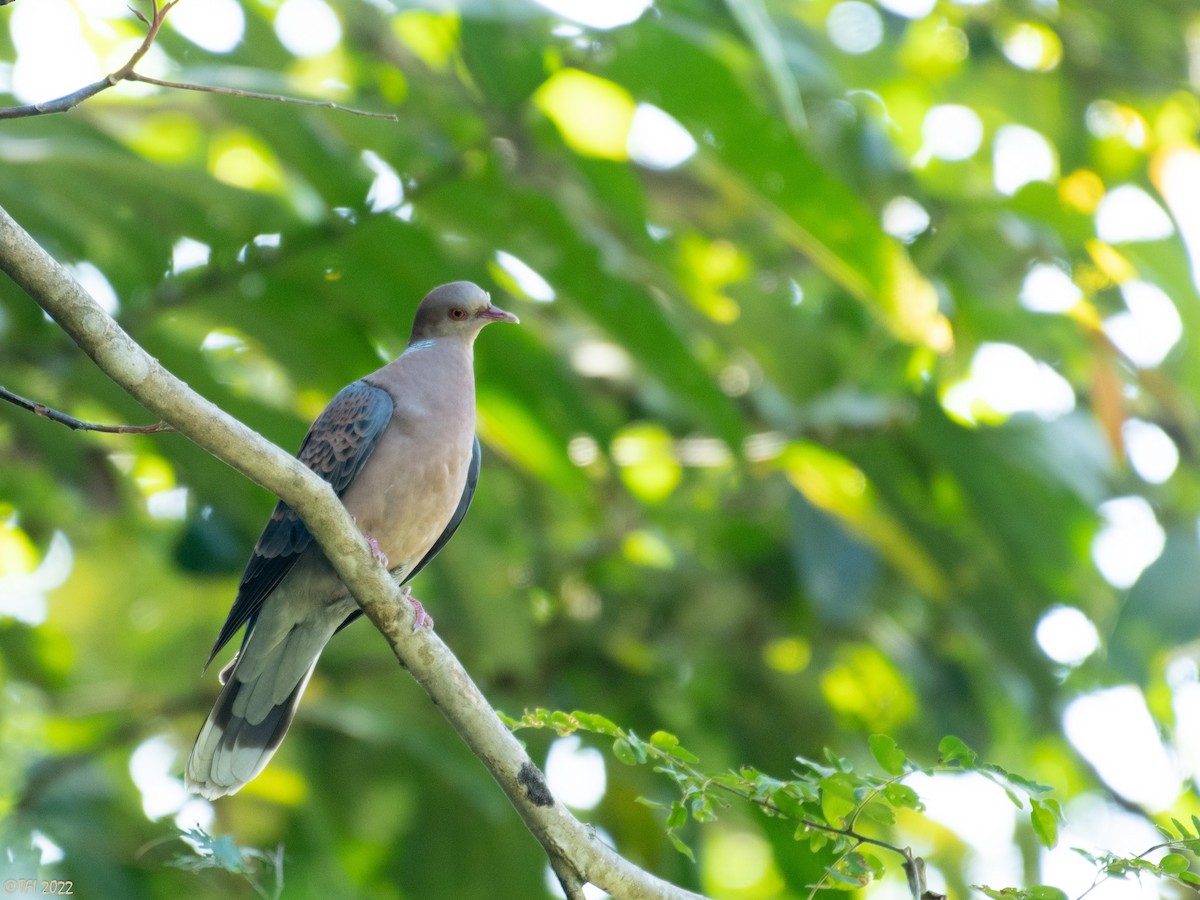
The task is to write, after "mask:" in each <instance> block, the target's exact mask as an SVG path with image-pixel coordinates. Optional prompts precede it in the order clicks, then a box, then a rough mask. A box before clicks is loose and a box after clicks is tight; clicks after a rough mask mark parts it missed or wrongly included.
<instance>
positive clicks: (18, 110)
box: [0, 0, 400, 122]
mask: <svg viewBox="0 0 1200 900" xmlns="http://www.w3.org/2000/svg"><path fill="white" fill-rule="evenodd" d="M178 3H179V0H167V2H166V3H163V4H162V5H161V6H160V5H159V0H151V11H152V14H151V17H150V18H149V19H147V18H146V17H145V16H144V15H142V14H141V13H140V12H138V11H137V10H134V15H136V16H137V17H138V18H139V19H141V20H142V21H143V22H145V23H146V26H147V30H146V37H145V38H144V39H143V40H142V43H141V44H139V45H138V48H137V49H136V50H134V51H133V55H132V56H130V57H129V59H128V60H126V62H125V65H123V66H121V68H119V69H117V70H116V71H115V72H110V73H109V74H108V75H105V76H104V77H103V78H101V79H100V80H99V81H94V82H92V83H91V84H89V85H85V86H84V87H81V88H80V89H79V90H77V91H72V92H71V93H69V94H66V95H65V96H62V97H58V98H57V99H54V100H46V101H43V102H41V103H30V104H27V105H25V106H5V107H0V119H25V118H29V117H30V116H45V115H50V114H52V113H63V112H69V111H70V110H72V109H74V108H75V107H77V106H78V105H79V104H80V103H82V102H83V101H85V100H88V99H91V98H92V97H95V96H96V95H97V94H99V93H100V92H101V91H106V90H108V89H109V88H111V87H113V86H114V85H117V84H120V83H121V82H122V81H138V82H141V83H143V84H153V85H156V86H158V87H164V88H174V89H176V90H182V91H200V92H202V93H206V94H222V95H224V96H228V97H244V98H248V99H251V100H270V101H272V102H274V103H292V104H296V105H299V106H319V107H322V108H324V109H334V110H337V111H339V112H345V113H350V114H351V115H355V116H366V117H368V118H372V119H388V120H390V121H392V122H399V121H400V117H399V116H398V115H396V114H395V113H383V112H371V111H369V110H365V109H355V108H354V107H352V106H343V105H342V104H340V103H334V102H333V101H332V100H308V99H304V98H302V97H288V96H285V95H283V94H264V93H261V92H259V91H243V90H240V89H238V88H226V87H214V86H211V85H204V84H191V83H189V82H182V81H163V80H161V79H158V78H151V77H150V76H148V75H142V74H140V73H138V72H136V71H135V68H136V67H137V64H138V63H139V62H141V61H142V58H143V57H144V56H145V55H146V54H147V53H148V52H149V51H150V47H151V46H152V45H153V44H154V40H155V38H157V37H158V32H159V29H161V28H162V25H163V22H165V21H166V18H167V13H168V12H170V11H171V9H172V8H173V7H174V6H175V5H176V4H178ZM3 5H5V4H4V3H3V2H0V6H3Z"/></svg>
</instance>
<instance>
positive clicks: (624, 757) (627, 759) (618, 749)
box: [612, 738, 640, 766]
mask: <svg viewBox="0 0 1200 900" xmlns="http://www.w3.org/2000/svg"><path fill="white" fill-rule="evenodd" d="M612 751H613V756H615V757H616V758H617V759H619V760H620V761H621V762H623V763H625V765H627V766H636V765H637V764H638V763H639V762H640V760H639V759H638V758H637V754H636V753H634V752H633V746H632V745H631V744H630V743H629V741H628V739H626V738H617V739H616V740H615V741H613V745H612Z"/></svg>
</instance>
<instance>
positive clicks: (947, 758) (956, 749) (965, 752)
mask: <svg viewBox="0 0 1200 900" xmlns="http://www.w3.org/2000/svg"><path fill="white" fill-rule="evenodd" d="M938 755H939V756H940V757H941V760H942V763H943V764H944V765H950V764H951V763H958V764H959V765H960V766H962V767H963V768H964V769H973V768H975V760H976V759H977V758H978V756H977V755H976V753H975V751H974V750H972V749H971V748H970V747H968V746H967V745H966V743H965V742H964V741H963V740H962V738H957V737H955V736H954V735H952V734H948V735H946V736H945V737H944V738H942V739H941V740H940V741H939V742H938Z"/></svg>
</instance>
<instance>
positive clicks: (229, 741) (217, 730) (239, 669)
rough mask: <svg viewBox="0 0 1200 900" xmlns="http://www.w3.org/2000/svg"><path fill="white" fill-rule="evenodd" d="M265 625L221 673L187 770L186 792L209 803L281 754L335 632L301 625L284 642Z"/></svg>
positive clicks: (236, 788) (253, 629)
mask: <svg viewBox="0 0 1200 900" xmlns="http://www.w3.org/2000/svg"><path fill="white" fill-rule="evenodd" d="M264 624H265V623H262V622H260V623H257V625H258V627H254V626H253V625H252V626H251V633H250V635H249V637H248V638H247V640H246V642H245V644H244V645H243V646H242V649H241V651H240V652H239V653H238V655H237V657H236V658H235V659H234V661H233V663H231V664H230V666H228V667H226V669H225V670H224V671H222V673H221V674H222V679H221V680H222V681H223V682H224V684H225V687H224V688H222V690H221V694H220V696H218V697H217V702H216V704H215V705H214V706H213V709H212V712H210V713H209V714H208V720H207V721H206V722H205V723H204V727H202V728H201V729H200V734H199V736H198V737H197V738H196V745H195V746H194V747H193V748H192V753H191V755H190V756H189V757H188V761H187V766H186V767H185V769H184V775H185V780H186V784H187V788H188V790H190V791H193V792H195V793H197V794H200V795H201V796H202V797H206V798H207V799H209V800H215V799H216V798H218V797H223V796H225V795H226V794H233V793H236V792H237V791H239V790H241V789H242V788H243V787H244V786H245V785H246V783H247V782H249V781H250V780H251V779H253V778H254V777H255V776H256V775H258V773H259V772H261V771H262V770H263V768H264V767H265V766H266V765H267V763H268V762H269V761H270V759H271V757H272V756H273V755H274V754H275V751H276V750H278V749H279V745H280V743H282V741H283V736H284V735H285V734H287V730H288V726H289V725H291V724H292V719H293V717H294V716H295V715H296V708H297V707H298V706H299V705H300V696H301V694H303V693H304V688H305V686H306V685H307V684H308V679H309V678H310V677H311V676H312V673H313V669H314V668H316V665H317V659H318V657H320V655H321V651H322V650H323V649H324V648H325V644H326V642H327V641H328V640H329V638H330V637H331V636H332V635H333V631H334V629H335V626H328V627H325V626H324V623H322V624H321V625H316V623H299V624H296V625H294V626H293V627H292V628H290V629H288V630H287V631H286V632H285V633H284V634H283V635H282V636H280V635H279V634H278V633H276V634H274V635H272V634H271V633H270V629H269V628H263V627H262V626H263V625H264ZM314 625H316V627H313V626H314Z"/></svg>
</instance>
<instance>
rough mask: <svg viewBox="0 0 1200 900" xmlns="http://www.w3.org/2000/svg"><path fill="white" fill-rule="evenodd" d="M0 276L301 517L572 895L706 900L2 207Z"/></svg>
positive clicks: (319, 512)
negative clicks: (525, 737) (583, 801)
mask: <svg viewBox="0 0 1200 900" xmlns="http://www.w3.org/2000/svg"><path fill="white" fill-rule="evenodd" d="M0 270H3V271H4V272H6V273H7V274H8V275H9V277H11V278H12V280H13V281H15V282H16V283H17V284H18V285H20V286H21V287H22V288H23V289H24V290H25V292H26V293H27V294H29V296H30V297H32V298H33V299H34V301H35V302H36V303H37V304H38V305H39V306H41V307H42V309H44V310H45V311H46V312H47V313H48V314H49V315H50V316H51V317H52V318H53V319H54V320H55V321H56V322H57V323H58V324H59V325H60V326H61V327H62V328H63V330H64V331H66V332H67V334H69V335H70V336H71V338H72V339H73V340H74V341H75V342H76V343H77V344H78V345H79V347H80V348H81V349H82V350H83V351H84V352H85V353H87V354H88V356H90V357H91V358H92V359H93V360H94V361H95V362H96V365H98V366H99V367H100V369H101V370H102V371H103V372H104V373H105V374H106V375H108V377H109V378H111V379H112V380H113V381H115V382H116V383H117V384H118V385H120V386H121V387H122V388H124V389H125V390H126V391H127V392H128V393H129V394H130V395H131V396H132V397H133V398H134V399H136V400H137V401H138V402H139V403H141V404H142V405H143V406H144V407H146V409H148V410H150V411H151V412H152V413H153V414H155V415H157V416H160V417H161V418H162V419H163V420H164V421H165V422H167V423H169V424H170V425H172V426H173V427H175V428H176V429H177V430H178V431H180V432H182V433H183V434H184V435H185V436H186V437H188V438H190V439H191V440H192V441H194V442H195V443H197V444H198V445H200V446H201V447H203V448H204V449H205V450H207V451H208V452H209V453H211V454H212V455H213V456H215V457H216V458H218V459H220V460H222V461H223V462H225V463H227V464H228V465H230V466H232V467H233V468H235V469H237V470H238V471H239V472H241V473H242V474H243V475H245V476H246V477H247V478H249V479H251V480H252V481H254V482H256V483H257V484H260V485H262V486H263V487H265V488H266V489H267V490H269V491H272V492H273V493H275V494H277V495H278V496H279V497H281V498H283V499H284V500H285V501H287V503H288V504H290V505H291V506H292V508H294V509H295V510H296V511H297V512H298V513H299V514H300V517H301V518H302V519H303V520H304V523H305V525H307V526H308V528H309V530H310V531H311V532H312V534H313V536H314V537H315V538H316V539H317V542H318V543H319V544H320V545H321V549H322V550H324V551H325V555H326V556H327V557H328V558H329V560H330V562H331V563H332V564H333V566H334V568H335V569H336V570H337V573H338V575H339V576H340V577H341V579H342V581H343V582H344V583H345V584H346V586H347V587H349V589H350V591H351V593H352V594H353V595H354V598H355V599H356V600H357V601H358V603H359V605H360V606H361V607H362V609H363V611H364V612H365V613H366V614H367V616H368V617H369V618H370V619H371V621H372V622H373V623H374V624H375V626H376V628H378V629H379V630H380V632H381V633H382V634H383V636H384V637H385V638H386V639H387V641H388V643H389V644H390V645H391V647H392V650H393V652H394V653H395V655H396V658H397V659H398V660H399V661H400V664H401V665H402V666H404V667H405V668H407V669H408V670H409V672H410V673H411V674H412V676H413V677H414V678H415V679H416V680H417V682H418V683H419V684H420V685H421V686H422V687H423V688H424V689H425V691H426V693H428V694H429V697H430V699H431V700H432V701H433V702H434V703H435V704H436V705H437V707H438V709H439V710H440V711H441V712H442V714H443V715H444V716H445V717H446V718H447V720H449V722H450V724H451V725H452V726H453V727H454V729H455V730H456V731H457V732H458V734H459V736H460V737H461V738H462V739H463V741H464V742H466V744H467V746H468V747H470V748H471V750H472V752H473V753H474V754H475V755H476V756H477V757H478V758H479V760H480V761H481V762H482V763H483V764H484V766H485V767H486V768H487V769H488V771H489V772H491V774H492V776H493V777H494V778H495V779H496V782H497V783H498V784H499V785H500V787H501V789H502V790H503V791H504V793H505V794H506V795H507V796H508V799H509V800H510V801H511V803H512V805H513V807H514V808H515V809H516V811H517V813H518V814H519V815H520V817H521V819H522V820H523V821H524V822H525V825H526V826H527V827H528V828H529V830H530V831H531V832H532V833H533V835H534V837H535V838H537V840H538V841H539V842H540V843H541V845H542V847H543V848H544V849H545V851H546V853H547V855H548V856H549V858H550V862H551V865H552V867H553V868H554V870H555V872H556V873H558V875H559V877H560V879H561V880H562V882H563V886H564V889H565V890H566V891H567V893H568V896H570V897H572V898H577V897H582V896H583V894H582V885H583V884H584V883H591V884H594V885H596V886H597V887H600V888H602V889H603V890H605V891H607V892H608V893H609V894H610V895H612V896H613V897H616V898H627V900H651V898H654V900H703V898H701V897H700V895H699V894H694V893H692V892H691V891H687V890H684V889H683V888H679V887H676V886H675V885H672V884H670V883H668V882H665V881H663V880H662V879H660V878H658V877H656V876H654V875H652V874H650V873H649V872H646V871H645V870H643V869H640V868H638V867H637V866H635V865H634V864H633V863H631V862H629V861H628V860H626V859H625V858H623V857H622V856H620V855H619V854H618V853H617V852H616V851H615V850H613V849H612V848H611V847H609V846H608V845H606V844H605V843H604V842H603V841H601V840H600V839H599V838H598V837H597V836H596V835H595V833H594V832H593V831H592V830H591V829H590V828H589V827H588V826H586V825H584V824H583V823H582V822H580V821H579V820H578V819H576V818H575V817H574V816H572V815H571V813H570V812H568V811H567V809H566V808H565V807H564V806H563V805H562V804H561V803H559V802H558V801H557V800H556V799H555V798H554V797H553V796H552V795H551V794H550V791H549V789H548V788H547V786H546V782H545V778H544V777H543V775H542V773H541V772H540V771H539V770H538V768H537V766H535V765H534V764H533V761H532V760H531V759H530V758H529V756H528V754H527V753H526V752H525V750H524V748H523V747H522V746H521V744H520V743H519V742H518V741H517V739H516V737H514V736H513V734H512V732H511V731H509V729H508V728H507V727H506V726H505V725H504V723H503V722H502V721H501V720H500V717H499V716H497V715H496V712H495V711H494V710H493V709H492V707H491V705H490V704H489V703H488V702H487V700H486V699H485V698H484V696H483V694H482V693H480V691H479V688H477V687H476V686H475V683H474V682H473V681H472V680H471V677H470V675H468V674H467V671H466V670H465V669H464V668H463V667H462V664H461V663H459V661H458V659H457V658H456V657H455V656H454V654H453V653H452V652H451V651H450V649H449V648H448V647H447V646H446V645H445V644H444V643H443V642H442V640H441V639H440V638H439V637H438V636H437V635H436V634H434V633H432V632H431V631H429V630H422V631H419V632H414V631H413V628H412V625H413V620H412V616H413V610H412V607H411V606H410V605H409V604H408V603H406V602H404V601H403V600H401V599H400V597H399V589H398V588H397V587H396V585H395V583H394V582H393V581H392V580H391V578H390V576H389V575H388V573H387V572H386V571H385V570H384V568H383V567H382V566H380V565H379V564H378V563H377V562H376V561H375V559H374V558H373V557H372V555H371V551H370V549H369V548H368V547H367V543H366V541H365V540H364V539H363V536H362V534H360V533H359V531H358V529H357V528H356V527H355V525H354V522H353V520H352V519H351V518H350V515H349V513H347V512H346V509H345V507H343V506H342V504H341V502H340V501H339V500H338V498H337V496H336V494H334V492H333V489H332V488H331V487H330V485H329V484H328V483H327V482H325V481H323V480H322V479H321V478H319V477H318V476H317V475H316V474H314V473H313V472H311V471H310V470H309V469H308V468H306V467H305V466H304V465H303V464H302V463H301V462H300V461H299V460H297V459H296V458H295V457H293V456H291V455H290V454H288V453H287V452H285V451H283V450H281V449H280V448H279V447H276V446H275V445H274V444H272V443H271V442H270V441H267V440H266V439H265V438H263V437H262V436H261V435H259V434H257V433H256V432H254V431H252V430H251V429H249V428H247V427H246V426H245V425H243V424H242V423H241V422H239V421H238V420H236V419H234V418H233V417H232V416H230V415H228V414H227V413H225V412H223V411H222V410H220V409H219V408H218V407H216V406H215V405H214V404H212V403H210V402H209V401H208V400H205V399H204V398H203V397H201V396H200V395H199V394H197V393H196V392H195V391H193V390H192V389H191V388H189V387H188V386H187V385H186V384H184V383H183V382H182V381H180V380H179V379H178V378H176V377H175V376H174V375H172V374H171V373H170V372H168V371H167V370H166V369H164V368H163V367H162V366H161V365H160V364H159V363H158V361H157V360H155V359H154V358H153V357H151V356H150V355H149V354H147V353H146V351H145V350H143V349H142V348H141V347H140V346H139V345H138V344H137V343H136V342H135V341H134V340H133V339H132V338H131V337H130V336H129V335H128V334H126V333H125V332H124V331H123V330H122V329H121V327H120V326H119V325H118V324H117V323H116V322H115V321H114V320H113V319H112V318H111V317H110V316H109V315H108V314H107V313H106V312H105V311H104V310H103V309H102V308H101V307H100V305H99V304H98V303H96V301H95V300H93V299H92V298H91V296H89V295H88V293H87V292H86V291H85V290H84V289H83V288H82V287H81V286H80V285H79V284H78V283H77V282H76V281H75V280H74V278H72V277H71V275H70V273H69V272H67V270H66V269H64V268H63V267H62V266H60V265H59V264H58V263H57V262H56V261H55V260H54V259H53V258H52V257H51V256H50V255H49V254H48V253H46V251H45V250H44V249H43V248H42V247H41V246H40V245H39V244H38V243H37V242H36V241H34V239H33V238H32V237H30V236H29V234H28V233H26V232H25V231H24V230H23V229H22V228H21V227H20V225H18V224H17V223H16V222H15V221H14V220H13V219H12V217H10V216H9V215H8V213H7V212H6V211H5V210H4V209H3V208H0Z"/></svg>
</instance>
